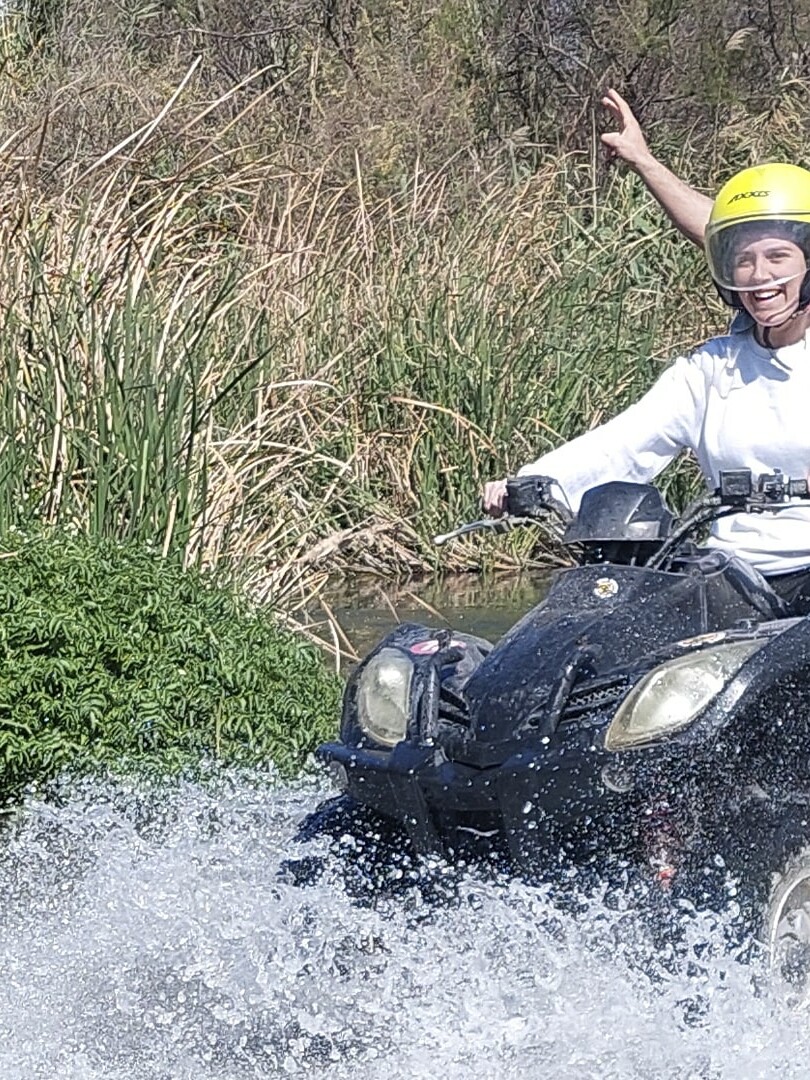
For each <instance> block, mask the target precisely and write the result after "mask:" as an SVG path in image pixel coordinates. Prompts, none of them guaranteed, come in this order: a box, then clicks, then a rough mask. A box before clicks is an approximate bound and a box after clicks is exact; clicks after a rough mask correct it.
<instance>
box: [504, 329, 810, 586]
mask: <svg viewBox="0 0 810 1080" xmlns="http://www.w3.org/2000/svg"><path fill="white" fill-rule="evenodd" d="M684 448H686V449H689V450H691V451H693V453H694V454H695V456H696V457H697V460H698V462H699V464H700V467H701V469H702V471H703V474H704V476H705V478H706V482H707V485H708V486H709V487H710V488H716V487H717V486H718V483H719V474H720V471H721V469H750V470H751V472H752V473H754V475H757V474H759V473H770V472H773V471H774V470H775V469H781V470H782V472H783V473H784V474H785V475H786V476H790V477H792V478H802V477H805V476H806V475H807V473H808V470H810V333H809V334H808V335H807V336H806V337H805V338H804V340H802V341H800V342H798V343H797V344H796V345H789V346H786V347H785V348H782V349H778V350H774V351H770V350H768V349H765V348H763V347H762V346H760V345H759V344H757V342H756V340H755V338H754V334H753V330H749V331H746V332H742V333H734V334H729V335H728V336H726V337H718V338H712V340H711V341H708V342H707V343H706V344H705V345H704V346H703V347H702V348H700V349H698V350H697V351H696V352H694V353H692V354H691V355H689V356H684V357H680V358H679V359H678V360H676V361H675V362H674V364H672V366H671V367H669V368H667V370H666V371H664V373H663V374H662V375H661V376H660V378H659V379H658V381H657V382H656V383H655V385H654V386H653V387H652V389H651V390H649V391H648V393H646V394H645V395H644V397H643V398H641V400H640V401H638V402H637V403H636V404H635V405H631V406H630V408H629V409H625V411H624V412H623V413H620V414H619V415H618V416H616V417H615V418H614V419H613V420H610V421H609V422H608V423H606V424H602V425H601V426H600V427H598V428H594V429H593V430H592V431H588V432H586V434H584V435H580V436H579V438H576V439H573V440H572V441H571V442H569V443H566V444H565V445H564V446H561V447H559V449H557V450H552V451H551V452H550V453H548V454H544V455H543V456H542V457H541V458H538V460H537V461H534V462H532V463H531V464H530V465H525V466H524V467H523V468H522V469H520V470H519V473H518V475H520V476H525V475H530V474H539V475H543V476H551V477H553V478H554V479H555V480H557V481H558V482H559V483H560V485H561V486H562V488H563V490H564V491H565V494H566V496H567V498H568V501H569V502H570V504H571V506H572V508H573V509H576V508H577V507H578V506H579V501H580V498H581V497H582V494H583V493H584V492H585V491H587V490H588V488H591V487H594V486H596V485H597V484H602V483H605V482H606V481H608V480H631V481H635V482H637V483H648V482H649V481H650V480H652V478H653V477H655V476H657V475H658V473H659V472H661V470H662V469H663V468H664V467H665V466H666V465H667V464H669V462H670V461H672V459H673V458H674V457H675V456H676V455H677V454H678V453H679V452H680V451H681V450H682V449H684ZM710 542H711V543H712V545H713V546H715V547H719V548H724V549H726V550H729V551H732V552H734V553H735V554H737V555H740V556H742V557H743V558H744V559H747V560H748V561H749V562H751V563H753V564H754V566H756V567H757V569H758V570H760V571H761V572H762V573H763V574H782V573H787V572H789V571H791V570H797V569H800V568H803V567H806V566H810V504H808V503H807V502H804V503H800V502H797V503H796V504H795V506H791V507H790V508H788V509H786V510H782V511H780V512H779V513H776V514H774V513H766V514H735V515H733V516H731V517H726V518H721V519H720V520H719V521H717V522H715V524H714V526H713V529H712V537H711V541H710Z"/></svg>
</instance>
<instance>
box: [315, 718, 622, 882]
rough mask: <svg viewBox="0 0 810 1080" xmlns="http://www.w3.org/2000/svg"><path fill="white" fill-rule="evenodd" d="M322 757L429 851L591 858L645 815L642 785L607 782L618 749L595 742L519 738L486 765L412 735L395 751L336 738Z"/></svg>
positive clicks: (524, 859)
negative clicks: (542, 742) (639, 802)
mask: <svg viewBox="0 0 810 1080" xmlns="http://www.w3.org/2000/svg"><path fill="white" fill-rule="evenodd" d="M588 738H590V736H589V737H588ZM578 741H579V742H580V743H581V742H582V740H581V739H580V740H578ZM566 742H569V741H568V740H566ZM318 757H319V758H320V759H321V760H322V761H323V762H324V763H326V764H327V765H328V766H329V768H330V770H331V771H332V773H333V774H334V775H335V777H336V779H337V780H338V782H339V783H340V785H341V786H342V787H343V788H344V790H345V791H346V792H347V793H348V794H349V795H351V796H352V797H353V798H354V799H355V800H356V801H357V802H359V803H361V804H363V805H365V806H368V807H371V808H372V809H373V810H375V811H377V812H378V813H380V814H381V815H383V816H384V817H387V818H390V819H392V820H393V821H395V822H397V823H398V824H400V825H401V826H403V827H404V829H405V830H406V831H407V833H408V836H409V838H410V840H411V842H412V843H413V845H414V847H415V848H416V849H417V850H418V851H420V852H426V853H427V852H433V853H440V854H444V855H448V856H449V855H457V854H458V853H459V852H465V851H469V850H470V849H478V848H481V847H483V846H487V847H493V846H495V847H498V848H501V849H503V850H506V851H508V853H509V854H510V856H511V857H512V859H513V860H514V861H515V862H517V863H518V864H519V865H520V866H521V867H522V868H523V869H524V870H527V871H531V870H532V869H539V868H540V867H541V866H542V865H545V864H547V862H548V859H549V858H550V857H551V858H555V859H556V858H558V857H560V856H562V857H567V856H570V857H572V858H574V859H576V860H577V861H579V860H581V859H582V858H583V856H586V855H587V853H588V852H589V851H594V852H595V851H598V850H600V848H603V847H604V843H605V834H606V832H608V833H609V834H610V846H611V850H612V851H614V852H616V851H617V850H618V849H620V848H621V847H622V846H624V842H623V839H622V832H624V833H627V830H628V822H631V821H633V820H636V819H637V818H636V815H635V814H634V813H633V808H634V805H635V802H636V796H635V795H634V793H633V791H632V790H630V791H628V792H619V791H616V790H614V789H612V788H611V787H610V786H609V785H608V784H607V783H606V782H605V777H606V775H609V774H608V773H606V771H605V769H606V766H607V767H608V768H609V767H610V766H611V765H612V764H613V761H612V760H610V761H609V760H608V758H609V757H610V759H613V758H614V755H608V754H607V753H606V752H605V751H604V750H601V749H599V748H597V747H596V746H594V745H592V744H591V743H590V742H588V744H587V745H585V746H583V745H579V746H575V745H570V742H569V744H568V745H565V744H560V745H557V746H537V747H534V748H526V749H517V748H512V752H510V753H507V755H505V756H504V758H503V760H502V761H501V762H500V763H499V764H496V765H490V766H488V767H483V768H481V767H475V766H472V765H469V764H465V763H462V762H459V761H450V760H448V759H447V758H446V756H445V755H444V753H443V751H442V750H441V749H440V748H437V747H435V746H423V745H419V744H416V743H412V742H408V741H403V742H401V743H399V744H397V746H395V747H394V748H393V749H392V750H390V751H383V750H372V749H368V748H358V747H349V746H346V745H345V744H343V743H339V742H333V743H326V744H325V745H323V746H321V747H320V748H319V749H318ZM624 840H625V841H626V843H628V844H629V843H632V836H631V835H629V834H628V835H627V836H626V837H625V838H624Z"/></svg>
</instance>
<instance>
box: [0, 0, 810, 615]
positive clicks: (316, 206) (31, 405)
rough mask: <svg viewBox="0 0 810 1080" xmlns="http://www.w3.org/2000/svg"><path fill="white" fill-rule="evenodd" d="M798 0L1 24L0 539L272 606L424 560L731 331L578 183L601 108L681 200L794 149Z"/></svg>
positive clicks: (614, 194)
mask: <svg viewBox="0 0 810 1080" xmlns="http://www.w3.org/2000/svg"><path fill="white" fill-rule="evenodd" d="M805 6H806V5H805V4H804V0H790V2H789V3H788V5H787V7H788V8H789V10H787V9H785V10H781V12H780V16H779V18H778V19H777V18H776V17H775V16H774V15H773V12H772V8H771V6H770V5H766V4H758V3H755V4H753V5H749V7H748V8H747V9H746V13H745V14H743V13H742V12H739V13H737V11H736V9H734V10H732V9H731V8H727V7H726V6H724V5H719V4H708V5H705V6H704V7H703V8H701V10H700V11H696V10H694V9H693V8H691V7H687V6H683V5H677V4H676V5H674V6H673V5H672V4H663V3H658V2H652V0H651V2H649V3H644V4H642V5H640V6H639V5H638V4H633V3H631V4H629V5H628V4H626V3H620V4H608V5H595V4H590V3H586V2H583V3H581V4H572V5H559V6H556V7H554V6H548V5H534V4H524V3H517V2H515V0H498V2H495V0H493V2H491V3H483V2H481V3H474V2H472V0H435V2H431V3H427V2H423V0H419V2H417V3H407V4H405V3H401V2H399V0H357V2H354V0H353V2H352V3H344V2H342V0H338V2H331V0H330V2H329V3H326V2H324V0H273V2H271V3H269V4H255V3H252V2H251V3H247V2H243V0H216V2H215V3H213V4H205V5H203V4H197V3H186V2H185V0H178V2H177V3H172V4H162V3H161V4H158V3H150V2H142V0H139V2H138V3H137V4H130V3H128V2H126V0H121V2H120V3H117V4H114V5H110V4H106V3H105V4H100V3H97V2H96V0H79V2H76V3H71V4H66V3H62V2H60V0H30V2H28V3H27V4H23V6H22V7H20V8H19V9H18V10H15V11H12V12H9V13H8V14H6V15H4V16H3V18H2V20H0V30H1V31H2V40H1V42H0V51H1V52H2V60H3V79H2V82H1V83H0V117H1V118H2V122H3V132H4V138H3V142H2V144H0V188H1V189H2V194H3V201H2V214H0V313H2V314H1V316H0V317H1V320H2V321H1V325H0V370H2V372H3V379H2V384H0V437H1V438H2V455H0V535H7V534H8V532H9V530H10V529H11V528H12V527H15V528H21V529H29V528H31V527H32V526H33V525H36V524H38V523H42V522H45V523H49V524H53V525H58V526H60V527H69V528H73V529H76V530H79V531H80V532H84V533H87V534H89V535H91V536H94V537H103V538H113V539H118V540H123V541H127V542H128V541H140V542H142V543H150V544H153V545H154V546H156V547H157V549H158V550H160V551H161V552H162V553H164V554H165V555H167V556H168V557H169V558H170V559H174V560H175V561H176V562H179V563H182V564H184V565H186V566H191V565H200V566H215V567H217V568H218V569H219V570H220V571H221V572H223V573H225V574H230V575H232V576H238V577H240V578H241V579H243V580H247V582H248V585H249V587H250V588H252V590H253V592H254V594H255V595H256V596H257V597H259V598H271V599H272V600H273V603H274V605H275V606H276V607H277V608H280V609H284V610H287V611H290V610H293V609H294V608H295V607H297V606H299V605H303V604H306V603H307V602H308V600H309V599H310V598H311V596H312V594H313V591H315V590H317V588H318V586H319V585H320V584H321V583H322V582H323V580H324V579H325V578H326V576H327V575H328V574H330V573H334V572H336V571H339V570H341V569H348V568H351V569H354V570H358V569H359V570H371V571H385V572H387V573H392V574H393V573H408V572H412V571H417V570H421V569H426V568H430V567H433V566H435V565H436V555H435V554H434V550H433V547H432V545H431V542H430V538H431V536H432V535H433V533H435V532H438V531H443V530H444V529H446V528H448V527H450V526H452V525H453V524H454V523H456V522H458V521H459V520H461V519H465V518H468V517H469V516H470V515H471V514H472V513H474V510H475V504H476V497H477V493H478V491H479V489H480V485H481V483H482V482H483V481H484V480H485V479H487V478H491V477H494V476H499V475H502V474H504V472H506V471H508V470H510V469H514V468H515V467H516V466H519V465H520V464H521V463H523V462H525V461H526V460H527V459H530V458H531V457H533V456H536V455H537V454H538V453H540V452H542V451H543V450H544V449H546V448H548V447H550V446H551V445H553V444H556V443H557V442H558V441H559V440H561V439H564V438H567V437H569V436H570V435H572V434H573V433H575V432H576V431H578V430H581V429H582V428H583V427H585V426H588V425H591V424H595V423H598V422H599V421H600V420H602V419H604V418H605V417H607V416H608V415H610V414H612V413H613V412H614V411H616V410H617V409H618V408H619V407H620V406H621V405H623V404H625V403H626V402H628V401H629V400H631V399H632V398H633V397H635V396H637V395H638V394H639V393H640V392H641V391H642V390H643V388H644V387H646V386H647V385H648V384H649V383H650V382H651V381H652V379H653V378H654V377H655V375H656V373H657V372H658V371H659V370H660V368H661V365H662V363H663V362H664V361H665V360H666V358H667V357H669V356H671V355H672V354H674V353H677V352H678V351H681V350H683V349H686V348H688V347H689V346H690V345H691V344H693V343H694V342H696V341H697V340H699V339H700V338H701V337H703V336H706V335H708V334H709V333H712V332H715V331H717V330H718V329H720V328H721V327H722V326H723V325H724V324H725V322H726V319H727V315H726V313H725V312H724V311H723V310H722V309H721V307H720V306H719V304H718V303H717V302H715V301H714V300H713V299H712V297H711V295H710V293H711V290H710V288H709V287H708V281H707V277H706V273H705V270H704V269H703V266H702V264H701V260H700V257H699V255H698V253H696V252H694V251H693V250H691V249H690V248H689V247H688V246H687V245H686V244H685V243H684V242H683V241H682V240H680V239H679V238H678V237H676V236H674V235H673V234H672V232H671V231H670V230H669V229H668V228H667V227H666V225H665V223H664V221H663V220H662V217H661V215H660V213H659V212H658V211H657V209H656V208H655V207H654V206H653V205H652V204H651V202H650V199H649V198H648V197H647V195H646V194H645V192H644V191H643V190H642V188H641V186H640V184H639V182H638V181H637V180H636V179H635V178H634V177H632V176H629V175H626V174H624V173H623V172H622V171H621V170H617V169H613V168H608V167H607V166H606V164H605V162H604V160H603V158H602V156H601V153H600V151H599V150H598V148H597V135H598V129H599V127H600V125H602V124H603V118H602V117H601V116H600V115H599V109H598V107H597V102H598V96H599V93H600V89H601V88H603V87H604V86H605V85H607V84H608V83H613V84H615V85H617V86H618V87H619V88H620V89H622V90H623V91H625V92H626V93H628V95H629V96H630V98H631V100H632V101H633V102H634V104H635V105H636V106H637V107H638V108H639V111H640V113H641V116H642V120H643V121H644V122H645V125H646V127H647V128H648V130H649V133H650V136H651V138H652V141H653V142H654V144H655V146H656V148H657V149H658V150H659V151H661V153H662V156H663V157H664V158H665V159H667V160H668V161H669V162H670V164H671V165H672V166H673V167H674V168H676V169H677V170H678V171H679V172H680V173H681V174H683V175H685V176H686V177H688V178H689V179H691V180H693V181H695V182H696V183H698V184H699V185H701V186H702V187H704V188H705V189H707V190H711V189H712V188H713V187H714V185H715V184H716V183H717V182H718V181H719V180H720V179H722V178H723V177H724V176H726V175H727V174H728V172H729V171H730V170H731V169H733V168H736V167H738V166H740V165H742V164H745V163H748V162H750V161H753V160H757V159H761V158H762V157H767V156H781V157H787V158H789V159H790V160H795V161H798V162H802V161H804V147H803V146H802V142H803V141H804V140H803V130H804V129H805V128H806V126H807V122H808V116H809V115H810V99H809V98H808V89H810V87H809V86H808V84H807V83H806V82H804V81H802V79H801V77H800V76H801V73H802V72H804V71H806V69H807V64H806V60H807V57H806V55H805V44H804V43H805V41H806V40H807V38H806V34H804V32H803V29H802V27H803V26H804V24H805V22H806V21H807V18H808V12H810V8H808V10H807V11H805ZM684 55H688V56H689V58H690V63H689V65H688V66H687V65H684V64H683V63H682V58H683V56H684ZM515 552H516V549H515V548H514V547H511V548H510V547H509V545H508V544H506V542H505V541H499V542H498V543H497V545H493V544H492V542H491V541H486V540H484V541H481V540H478V541H470V542H469V543H466V544H459V545H456V546H454V548H453V550H451V551H448V552H447V553H446V554H443V555H442V560H443V564H444V565H445V566H447V567H449V568H462V567H470V566H480V565H481V564H482V562H484V561H486V560H489V562H490V564H497V563H498V561H499V560H501V561H503V560H504V559H510V558H512V557H514V555H515Z"/></svg>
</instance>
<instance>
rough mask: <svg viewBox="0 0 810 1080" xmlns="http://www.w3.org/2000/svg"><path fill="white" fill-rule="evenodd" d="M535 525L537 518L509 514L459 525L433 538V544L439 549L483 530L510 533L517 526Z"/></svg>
mask: <svg viewBox="0 0 810 1080" xmlns="http://www.w3.org/2000/svg"><path fill="white" fill-rule="evenodd" d="M537 524H538V519H537V518H530V517H512V516H511V515H510V514H506V515H504V517H499V518H483V519H482V520H481V521H469V522H467V524H466V525H459V527H458V528H457V529H453V530H452V531H451V532H448V533H439V535H438V536H434V537H433V543H434V544H435V545H436V546H437V547H441V545H442V544H446V543H447V541H448V540H457V539H458V538H459V537H460V536H466V535H467V534H468V533H473V532H480V531H484V530H490V531H491V532H510V531H511V530H512V529H515V528H517V527H518V526H519V525H537Z"/></svg>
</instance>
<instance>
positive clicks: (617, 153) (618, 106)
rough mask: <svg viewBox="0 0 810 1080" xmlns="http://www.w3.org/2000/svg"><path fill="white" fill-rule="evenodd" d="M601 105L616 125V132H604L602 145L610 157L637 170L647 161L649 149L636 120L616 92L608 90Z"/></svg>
mask: <svg viewBox="0 0 810 1080" xmlns="http://www.w3.org/2000/svg"><path fill="white" fill-rule="evenodd" d="M602 104H603V105H604V106H605V108H606V109H607V110H608V111H609V112H610V113H611V115H612V116H613V118H614V119H615V121H616V123H617V125H618V131H606V132H605V134H604V135H602V137H601V138H602V143H603V145H604V146H606V147H607V148H608V150H609V152H610V155H611V157H617V158H621V160H622V161H625V162H627V164H628V165H630V166H631V168H637V167H638V166H639V165H641V164H642V163H643V162H645V161H647V160H649V158H650V156H651V155H650V149H649V147H648V146H647V140H646V139H645V138H644V135H643V133H642V130H641V128H640V127H639V123H638V120H636V117H635V114H634V113H633V110H632V109H631V108H630V106H629V105H628V104H627V102H626V101H625V100H624V98H623V97H622V95H621V94H620V93H619V91H618V90H608V91H607V93H606V94H605V96H604V97H603V98H602Z"/></svg>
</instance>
